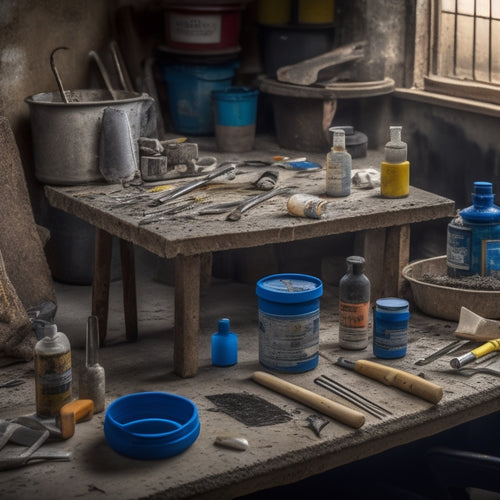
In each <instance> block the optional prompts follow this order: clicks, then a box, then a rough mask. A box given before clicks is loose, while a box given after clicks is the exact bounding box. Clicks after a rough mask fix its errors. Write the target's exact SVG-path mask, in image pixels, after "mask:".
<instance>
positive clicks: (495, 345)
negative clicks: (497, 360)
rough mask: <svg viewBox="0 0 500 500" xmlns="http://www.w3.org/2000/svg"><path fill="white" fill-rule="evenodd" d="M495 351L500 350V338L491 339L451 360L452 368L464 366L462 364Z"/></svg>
mask: <svg viewBox="0 0 500 500" xmlns="http://www.w3.org/2000/svg"><path fill="white" fill-rule="evenodd" d="M494 351H500V339H496V340H489V341H488V342H486V343H484V344H482V345H480V346H479V347H476V348H475V349H473V350H472V351H470V352H468V353H467V354H464V355H462V356H459V357H458V358H453V359H452V360H451V361H450V365H451V367H452V368H457V369H458V368H462V366H465V365H467V364H469V363H472V362H473V361H476V359H478V358H480V357H482V356H486V354H489V353H490V352H494Z"/></svg>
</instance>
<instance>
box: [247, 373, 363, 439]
mask: <svg viewBox="0 0 500 500" xmlns="http://www.w3.org/2000/svg"><path fill="white" fill-rule="evenodd" d="M252 379H253V380H254V381H255V382H257V383H259V384H260V385H263V386H264V387H267V388H268V389H272V390H273V391H275V392H277V393H279V394H282V395H283V396H287V397H289V398H291V399H293V400H295V401H298V402H299V403H302V404H304V405H306V406H309V408H313V409H314V410H317V411H319V412H321V413H323V414H324V415H327V416H329V417H331V418H334V419H335V420H338V421H339V422H342V423H343V424H347V425H349V426H350V427H354V428H355V429H359V428H360V427H361V426H362V425H363V424H364V423H365V416H364V415H363V414H362V413H361V412H359V411H356V410H352V409H351V408H348V407H347V406H344V405H341V404H339V403H336V402H335V401H332V400H331V399H328V398H324V397H323V396H320V395H319V394H315V393H314V392H312V391H309V390H307V389H304V388H302V387H299V386H297V385H295V384H291V383H290V382H287V381H286V380H283V379H281V378H279V377H275V376H274V375H271V374H270V373H265V372H260V371H257V372H254V373H253V375H252Z"/></svg>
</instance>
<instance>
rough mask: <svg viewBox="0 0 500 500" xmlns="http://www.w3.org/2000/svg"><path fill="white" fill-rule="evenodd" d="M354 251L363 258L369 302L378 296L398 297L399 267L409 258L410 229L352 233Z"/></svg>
mask: <svg viewBox="0 0 500 500" xmlns="http://www.w3.org/2000/svg"><path fill="white" fill-rule="evenodd" d="M354 252H355V253H356V254H357V255H363V256H364V257H365V259H366V267H365V273H366V275H367V276H368V278H369V279H370V285H371V301H372V302H375V301H376V300H377V299H379V298H381V297H401V296H402V291H403V283H404V278H403V276H402V274H401V271H402V270H403V267H405V266H406V265H407V264H408V260H409V258H410V226H409V225H408V224H406V225H403V226H394V227H388V228H380V229H370V230H367V231H361V232H359V233H357V234H356V238H355V241H354Z"/></svg>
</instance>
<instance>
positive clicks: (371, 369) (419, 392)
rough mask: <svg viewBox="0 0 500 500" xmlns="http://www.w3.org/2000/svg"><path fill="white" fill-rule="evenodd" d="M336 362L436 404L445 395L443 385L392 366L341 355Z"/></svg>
mask: <svg viewBox="0 0 500 500" xmlns="http://www.w3.org/2000/svg"><path fill="white" fill-rule="evenodd" d="M335 364H336V365H338V366H341V367H342V368H347V369H349V370H353V371H355V372H357V373H360V374H361V375H365V376H366V377H369V378H372V379H374V380H378V381H379V382H382V383H383V384H385V385H389V386H392V387H397V388H398V389H401V390H402V391H405V392H409V393H410V394H413V395H414V396H418V397H419V398H422V399H425V400H426V401H429V402H431V403H434V404H436V403H438V402H439V401H440V400H441V398H442V397H443V388H442V387H441V386H439V385H437V384H434V383H433V382H429V381H428V380H424V379H423V378H421V377H418V376H417V375H413V374H412V373H408V372H405V371H403V370H399V369H397V368H393V367H392V366H386V365H383V364H381V363H376V362H374V361H368V360H366V359H360V360H358V361H350V360H348V359H346V358H343V357H340V358H339V359H338V360H337V361H336V362H335Z"/></svg>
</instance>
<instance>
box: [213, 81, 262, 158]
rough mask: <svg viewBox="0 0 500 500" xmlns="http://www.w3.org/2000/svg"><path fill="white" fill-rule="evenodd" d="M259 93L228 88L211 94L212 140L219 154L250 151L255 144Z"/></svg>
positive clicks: (246, 88) (243, 88) (245, 89)
mask: <svg viewBox="0 0 500 500" xmlns="http://www.w3.org/2000/svg"><path fill="white" fill-rule="evenodd" d="M258 96H259V91H258V90H254V89H251V88H249V87H228V88H226V89H222V90H214V91H213V92H212V99H213V106H214V117H215V139H216V143H217V149H218V150H219V151H229V152H234V153H241V152H244V151H251V150H252V148H253V144H254V141H255V122H256V121H257V100H258Z"/></svg>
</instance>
